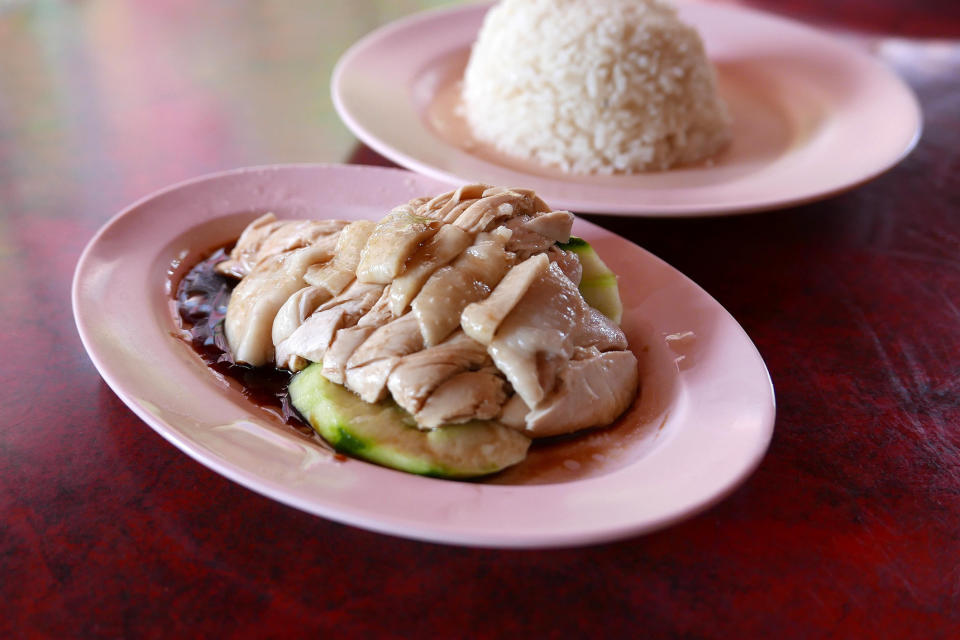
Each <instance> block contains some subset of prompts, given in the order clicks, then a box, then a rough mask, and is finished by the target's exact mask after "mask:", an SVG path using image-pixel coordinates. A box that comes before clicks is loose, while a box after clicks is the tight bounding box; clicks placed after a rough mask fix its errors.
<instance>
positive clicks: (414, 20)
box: [330, 0, 923, 218]
mask: <svg viewBox="0 0 960 640" xmlns="http://www.w3.org/2000/svg"><path fill="white" fill-rule="evenodd" d="M675 4H676V5H677V6H678V8H684V9H686V10H691V9H692V10H694V11H696V10H707V11H718V12H726V13H729V14H742V15H746V16H753V17H754V18H761V19H764V20H770V21H774V22H777V23H779V24H781V25H782V26H783V27H784V28H788V29H793V30H797V31H802V32H805V34H806V37H811V38H823V39H826V40H829V41H830V42H831V43H832V44H833V45H834V46H837V47H840V48H842V49H843V50H845V52H846V54H847V55H849V56H851V57H853V58H856V59H858V60H859V61H861V62H863V63H866V64H867V65H869V66H872V67H873V68H874V70H875V72H876V73H877V74H878V75H879V76H883V78H884V81H885V82H886V83H888V84H889V86H891V87H896V88H897V91H898V92H899V93H900V95H901V97H903V98H905V99H906V100H907V101H908V102H909V103H910V107H911V116H912V117H911V119H910V127H909V129H910V131H911V133H910V134H909V136H906V137H905V139H904V144H903V146H902V147H901V148H900V149H899V151H898V152H897V153H895V154H891V155H889V156H887V157H885V160H884V161H883V162H879V163H876V164H875V165H874V166H873V167H872V168H871V169H870V170H869V171H866V172H864V173H862V175H859V176H858V177H857V178H856V179H854V180H849V181H847V182H842V183H838V184H833V185H829V186H826V187H822V188H814V189H808V190H807V192H805V193H797V194H791V195H787V196H782V197H765V198H764V197H761V198H754V199H752V200H747V199H744V200H742V201H740V202H729V203H725V204H720V205H716V204H711V203H710V202H701V203H699V204H691V203H679V204H677V203H672V204H655V205H643V204H640V205H637V204H631V203H622V202H610V201H606V202H590V201H576V200H570V199H567V198H562V197H559V198H558V197H557V196H556V195H551V194H549V193H545V196H544V197H547V198H549V199H550V200H551V201H552V202H554V203H555V205H557V206H560V207H564V208H567V209H569V210H571V211H574V212H580V213H588V214H599V215H612V216H625V217H651V218H687V217H717V216H727V215H741V214H753V213H760V212H767V211H774V210H780V209H785V208H789V207H795V206H801V205H804V204H808V203H811V202H817V201H820V200H824V199H828V198H831V197H833V196H836V195H839V194H842V193H846V192H848V191H851V190H854V189H856V188H858V187H860V186H862V185H864V184H866V183H868V182H870V181H872V180H874V179H876V178H877V177H878V176H880V175H882V174H884V173H885V172H887V171H889V170H890V169H892V168H893V167H895V166H896V165H897V164H899V163H900V162H902V161H903V160H904V159H905V158H906V157H907V156H908V155H909V154H910V153H911V152H912V151H913V150H914V148H915V147H916V146H917V144H918V142H919V140H920V138H921V136H922V133H923V111H922V109H921V107H920V103H919V100H918V98H917V96H916V94H915V92H914V91H913V89H912V88H911V87H910V86H909V85H908V84H907V83H906V82H905V81H904V80H903V79H902V78H901V77H900V76H899V75H898V74H897V73H896V72H895V71H894V70H892V69H891V68H890V67H889V66H888V65H887V64H885V63H884V62H883V61H881V60H880V59H878V58H877V57H876V56H873V55H870V54H869V53H868V52H866V51H863V50H860V49H858V48H857V47H855V46H854V45H852V44H850V43H849V42H846V41H844V40H843V39H842V38H840V37H838V36H837V35H835V34H833V33H831V32H829V31H825V30H822V29H818V28H816V27H814V26H812V25H810V24H807V23H804V22H801V21H799V20H795V19H791V18H788V17H786V16H783V15H780V14H775V13H771V12H767V11H762V10H759V9H756V8H753V7H743V6H739V5H725V4H720V5H716V4H705V3H703V2H697V1H696V0H675ZM491 6H493V5H492V3H490V2H488V1H484V2H472V3H467V4H463V5H455V6H452V7H438V8H432V9H428V10H425V11H420V12H417V13H414V14H411V15H409V16H405V17H403V18H400V19H398V20H395V21H393V22H390V23H388V24H386V25H383V26H381V27H379V28H377V29H374V30H373V31H371V32H369V33H367V34H366V35H364V36H363V37H361V38H360V39H359V40H357V41H356V42H355V43H354V44H353V45H351V46H350V47H349V48H348V49H347V50H346V51H345V52H344V53H343V54H342V55H341V57H340V59H339V60H338V61H337V63H336V65H335V66H334V69H333V73H332V74H331V80H330V95H331V98H332V102H333V105H334V109H335V110H336V112H337V114H338V115H339V117H340V119H341V120H342V121H343V122H344V124H345V125H346V126H347V128H348V129H349V130H350V131H351V132H352V133H353V134H354V135H356V136H357V138H358V139H359V140H360V141H361V142H362V143H363V144H366V145H367V146H368V147H370V148H371V149H373V150H374V151H376V152H377V153H379V154H380V155H382V156H384V157H385V158H387V159H388V160H390V161H392V162H395V163H397V164H398V165H400V166H401V167H404V168H406V169H409V170H412V171H415V172H417V173H421V174H423V175H426V176H428V177H430V178H433V179H435V180H439V181H441V182H445V183H447V184H451V185H454V184H457V183H462V182H465V181H469V180H470V179H473V178H474V177H473V176H459V175H456V174H454V173H452V172H451V171H448V170H446V169H443V168H440V167H437V166H434V165H432V164H430V163H429V162H428V161H421V160H419V159H418V158H416V157H413V156H411V155H410V154H409V153H408V151H407V150H405V149H403V148H398V147H396V146H395V145H393V144H391V143H390V142H387V141H384V140H382V139H381V138H380V137H379V136H377V135H376V134H375V133H373V132H372V131H370V129H369V128H368V127H367V126H366V125H365V124H364V123H363V122H362V121H361V120H359V119H358V118H357V117H356V116H355V115H354V113H353V112H352V110H351V109H350V107H349V106H348V105H347V104H346V102H345V98H344V95H343V94H344V91H343V86H344V78H345V77H346V76H347V75H348V73H349V72H350V71H351V66H352V65H353V64H354V60H355V59H356V58H357V57H359V56H360V55H362V54H364V53H366V52H367V50H368V49H371V48H374V47H375V46H376V44H377V43H378V42H379V41H380V40H382V39H384V38H386V37H388V36H392V35H394V34H396V33H398V32H404V31H406V30H408V29H414V28H418V27H421V26H422V25H424V24H430V23H432V22H434V21H440V20H448V19H454V18H457V17H461V14H463V15H468V14H480V15H479V17H478V19H482V15H483V13H485V12H486V11H487V10H489V8H490V7H491ZM464 44H465V45H468V44H469V43H464ZM424 128H425V129H427V130H428V131H429V127H426V126H425V127H424ZM907 129H908V128H907V126H906V125H905V126H904V128H903V131H904V132H906V131H907ZM432 140H434V141H435V142H437V143H438V144H441V145H442V146H444V147H450V148H454V147H453V146H452V145H450V144H449V143H447V142H446V141H445V140H444V139H443V138H441V137H440V136H437V135H435V134H434V135H433V138H432ZM459 151H463V150H459ZM464 153H467V155H471V154H469V153H468V152H464ZM472 157H473V158H477V159H479V160H480V161H481V162H483V163H485V164H488V165H491V166H494V167H496V168H497V169H498V170H503V171H505V172H507V173H512V174H514V175H516V176H517V177H518V178H520V180H518V182H522V181H523V180H522V179H523V178H526V177H534V178H536V179H546V180H548V181H551V182H553V181H559V178H543V177H541V176H535V175H534V174H527V173H523V172H518V171H514V170H512V169H510V168H509V167H504V166H503V165H499V164H497V163H495V162H492V161H486V160H483V159H480V158H478V157H477V156H472ZM622 189H623V190H622V191H621V193H623V194H628V193H632V194H634V195H637V194H640V193H646V194H649V193H651V192H650V191H649V190H648V191H644V190H643V189H642V187H623V188H622ZM541 190H542V189H541Z"/></svg>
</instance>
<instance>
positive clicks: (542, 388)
mask: <svg viewBox="0 0 960 640" xmlns="http://www.w3.org/2000/svg"><path fill="white" fill-rule="evenodd" d="M508 284H509V283H508ZM498 288H499V287H498ZM578 346H584V347H586V346H594V347H596V348H597V349H599V350H600V351H605V350H610V349H622V348H625V346H626V338H625V336H624V335H623V332H622V331H621V330H620V328H619V327H618V326H616V325H615V324H613V323H612V322H611V321H610V320H609V319H608V318H606V317H605V316H604V315H603V314H601V313H600V312H599V311H597V310H596V309H593V308H592V307H590V306H589V305H588V304H587V303H586V302H584V300H583V298H582V297H581V295H580V292H579V291H578V290H577V288H576V286H575V285H574V284H573V283H572V282H570V280H569V279H568V278H567V277H566V276H565V275H563V272H562V271H561V270H560V267H559V266H558V265H557V264H556V263H552V264H550V267H549V269H547V271H546V272H545V273H544V274H543V275H541V276H540V278H538V279H537V280H536V281H535V282H533V283H532V284H531V285H530V286H529V287H528V289H527V291H526V292H525V293H524V294H523V297H522V298H521V299H520V301H519V302H517V304H516V305H515V306H514V307H513V309H512V310H511V311H510V313H509V314H508V315H507V316H506V317H505V318H504V319H503V321H502V322H501V323H500V325H499V327H498V328H497V329H496V334H495V335H494V338H493V340H492V341H491V342H490V343H489V346H488V353H489V354H490V357H491V358H493V361H494V363H496V365H497V368H498V369H500V371H502V372H503V374H504V375H505V376H506V377H507V380H509V381H510V384H512V385H513V388H514V390H515V391H516V392H517V394H518V395H520V396H521V398H523V401H524V402H525V403H526V404H527V406H529V407H534V408H536V407H537V406H538V405H539V403H540V402H541V401H542V400H543V399H544V397H546V396H547V395H548V394H549V393H551V392H552V391H553V389H554V387H555V385H556V377H557V374H558V372H559V370H560V369H561V368H562V367H563V366H564V365H565V363H566V362H567V361H568V360H569V359H570V357H571V355H572V354H573V352H574V349H575V348H576V347H578Z"/></svg>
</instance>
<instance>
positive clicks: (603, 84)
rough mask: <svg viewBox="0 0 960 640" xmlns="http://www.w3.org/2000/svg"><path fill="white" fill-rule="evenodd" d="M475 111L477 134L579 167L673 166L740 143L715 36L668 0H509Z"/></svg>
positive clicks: (482, 41)
mask: <svg viewBox="0 0 960 640" xmlns="http://www.w3.org/2000/svg"><path fill="white" fill-rule="evenodd" d="M463 112H464V115H465V116H466V119H467V121H468V122H469V124H470V127H471V129H472V131H473V134H474V135H475V136H476V137H477V139H479V140H482V141H484V142H488V143H490V144H493V145H495V146H496V148H498V149H499V150H500V151H502V152H504V153H507V154H509V155H512V156H516V157H519V158H523V159H529V160H533V161H535V162H538V163H540V164H544V165H552V166H558V167H560V168H561V169H563V170H565V171H568V172H573V173H621V172H636V171H647V170H657V169H667V168H670V167H674V166H677V165H681V164H687V163H691V162H695V161H697V160H701V159H703V158H707V157H709V156H711V155H713V154H715V153H717V152H718V151H719V150H721V149H722V148H723V147H724V146H725V145H726V144H727V142H728V141H729V139H730V133H729V124H730V123H729V116H728V115H727V111H726V108H725V106H724V105H723V104H722V102H721V101H720V99H719V98H718V97H717V93H716V81H715V78H714V73H713V69H712V68H711V67H710V64H709V63H708V62H707V59H706V55H705V54H704V50H703V43H702V42H701V40H700V37H699V36H698V35H697V33H696V31H695V30H694V29H693V28H692V27H690V26H688V25H686V24H684V23H682V22H680V20H679V18H678V17H677V13H676V10H675V9H674V8H673V6H672V5H670V4H668V3H667V2H664V1H663V0H502V2H500V4H498V5H497V6H495V7H494V8H493V9H491V10H490V11H489V12H488V13H487V16H486V18H485V19H484V22H483V27H482V29H481V31H480V35H479V36H478V38H477V41H476V43H475V44H474V47H473V51H472V53H471V56H470V62H469V64H468V65H467V70H466V75H465V77H464V82H463Z"/></svg>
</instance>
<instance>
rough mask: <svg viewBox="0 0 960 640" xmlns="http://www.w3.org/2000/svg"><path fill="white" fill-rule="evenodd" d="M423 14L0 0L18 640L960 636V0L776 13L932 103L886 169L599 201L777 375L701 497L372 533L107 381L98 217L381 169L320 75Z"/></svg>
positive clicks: (375, 8)
mask: <svg viewBox="0 0 960 640" xmlns="http://www.w3.org/2000/svg"><path fill="white" fill-rule="evenodd" d="M430 4H438V3H435V2H433V3H430V2H416V1H412V0H410V1H406V2H396V3H389V2H374V1H366V2H351V3H347V2H343V3H322V4H319V3H306V2H301V3H294V2H289V3H230V4H228V3H188V2H176V1H175V0H167V1H160V2H149V3H148V2H141V3H127V2H118V1H115V0H100V1H89V2H83V3H57V2H36V3H32V2H7V3H0V276H2V286H0V314H2V318H3V331H2V333H0V349H2V350H0V353H2V356H3V364H2V366H0V372H2V373H0V375H2V384H0V399H2V401H0V407H2V413H0V415H2V417H0V637H161V636H173V637H183V636H193V635H209V636H214V635H216V636H217V637H286V636H290V635H312V636H318V635H319V634H320V633H324V632H327V633H336V634H337V635H338V636H346V637H351V636H355V635H361V636H368V637H411V636H423V635H426V634H427V633H434V634H437V637H461V636H476V637H499V636H509V637H524V636H528V637H597V636H611V637H644V636H649V637H658V636H680V637H691V638H699V637H735V638H737V637H740V638H742V637H770V636H778V637H788V638H793V637H801V638H806V637H864V638H878V637H888V638H914V637H917V638H921V637H922V638H955V637H960V177H958V175H960V152H958V149H960V39H958V38H960V5H958V3H956V2H953V1H950V0H941V1H938V2H927V3H914V2H907V1H906V0H877V1H867V0H857V1H854V2H847V3H836V2H827V1H826V0H793V1H790V2H782V3H775V2H773V1H772V0H770V1H768V2H765V3H762V4H763V5H765V6H766V7H767V8H769V9H772V10H779V11H782V12H784V13H787V14H789V15H793V16H795V17H800V18H803V19H807V20H815V21H817V22H819V23H821V24H825V25H827V26H832V27H836V28H840V29H843V30H848V31H849V30H862V31H864V32H866V33H868V34H869V35H870V37H871V38H875V40H874V41H873V43H874V45H875V50H876V51H877V52H878V55H880V56H881V57H883V58H884V59H885V60H886V61H887V62H888V63H889V64H891V65H892V66H893V67H894V68H896V69H897V70H898V71H899V72H900V73H901V74H902V75H903V76H904V77H905V78H906V80H907V81H908V82H909V83H910V84H911V85H912V86H913V88H914V89H915V90H916V91H917V93H918V95H919V97H920V100H921V103H922V105H923V110H924V117H925V131H924V135H923V138H922V139H921V141H920V143H919V146H918V147H917V149H916V151H915V152H914V153H913V154H912V155H911V156H910V157H908V158H907V159H906V160H905V161H904V162H903V163H902V164H900V165H899V166H897V167H896V168H895V169H893V170H892V171H890V172H889V173H887V174H885V175H883V176H882V177H880V178H879V179H877V180H875V181H873V182H871V183H869V184H867V185H864V186H862V187H860V188H858V189H856V190H854V191H851V192H849V193H846V194H843V195H840V196H837V197H834V198H831V199H829V200H826V201H823V202H820V203H816V204H811V205H807V206H802V207H797V208H793V209H789V210H784V211H779V212H773V213H763V214H756V215H749V216H741V217H732V218H723V219H705V220H651V219H642V220H641V219H625V218H607V217H601V216H591V219H592V220H594V221H596V222H598V223H600V224H602V225H603V226H606V227H608V228H610V229H612V230H614V231H616V232H618V233H620V234H623V235H624V236H627V237H629V238H631V239H632V240H634V241H635V242H637V243H639V244H641V245H643V246H644V247H646V248H647V249H649V250H651V251H652V252H653V253H655V254H657V255H659V256H661V257H662V258H664V259H665V260H667V261H668V262H670V263H671V264H673V265H674V266H676V267H677V268H679V269H680V270H681V271H683V272H684V273H686V274H687V275H689V276H690V277H691V278H693V279H694V280H695V281H696V282H698V283H699V284H700V285H702V286H703V287H704V288H705V289H706V290H707V291H709V292H710V293H711V294H712V295H713V296H715V297H716V298H717V299H718V300H719V301H720V302H721V303H722V304H723V305H724V306H726V308H727V309H728V310H729V311H730V312H731V313H732V314H733V315H734V317H736V318H737V319H738V320H739V321H740V322H741V323H742V325H743V326H744V328H745V329H746V331H747V332H748V333H749V335H750V336H751V338H752V339H753V340H754V342H755V343H756V345H757V347H758V348H759V350H760V352H761V354H762V355H763V357H764V358H765V360H766V362H767V365H768V367H769V369H770V372H771V375H772V378H773V382H774V385H775V387H776V391H777V401H778V416H777V423H776V431H775V434H774V437H773V442H772V445H771V447H770V451H769V453H768V455H767V457H766V458H765V460H764V461H763V463H762V464H761V466H760V467H759V469H758V470H757V471H756V473H754V474H753V475H752V476H751V477H750V478H749V480H748V481H747V482H746V483H745V484H744V485H743V486H742V487H741V488H739V489H738V490H737V491H736V492H735V493H734V494H733V495H731V496H730V497H729V498H727V499H726V500H724V501H723V502H721V503H720V504H719V505H717V506H716V507H714V508H712V509H710V510H709V511H707V512H706V513H703V514H702V515H700V516H697V517H695V518H693V519H691V520H688V521H686V522H684V523H682V524H679V525H676V526H673V527H671V528H669V529H666V530H664V531H661V532H658V533H654V534H651V535H647V536H644V537H640V538H636V539H630V540H625V541H622V542H618V543H614V544H607V545H602V546H596V547H588V548H580V549H567V550H544V551H509V552H506V551H497V550H482V549H463V548H456V547H447V546H441V545H434V544H425V543H420V542H413V541H408V540H402V539H397V538H392V537H388V536H383V535H378V534H374V533H369V532H366V531H362V530H358V529H354V528H351V527H347V526H343V525H340V524H335V523H332V522H329V521H326V520H322V519H320V518H316V517H313V516H309V515H306V514H304V513H301V512H298V511H296V510H294V509H291V508H288V507H285V506H283V505H281V504H278V503H276V502H272V501H270V500H268V499H266V498H263V497H260V496H259V495H256V494H254V493H252V492H250V491H248V490H246V489H244V488H242V487H240V486H238V485H236V484H233V483H231V482H229V481H227V480H225V479H224V478H222V477H221V476H219V475H217V474H215V473H213V472H212V471H209V470H208V469H206V468H205V467H203V466H201V465H199V464H197V463H195V462H193V461H192V460H191V459H189V458H188V457H187V456H185V455H183V454H182V453H180V452H179V451H178V450H177V449H175V448H174V447H172V446H170V445H169V444H167V443H166V442H165V441H164V440H163V439H162V438H160V437H159V436H158V435H156V434H155V433H154V432H153V431H152V430H151V429H149V428H148V427H147V426H146V425H145V424H143V423H142V422H141V421H140V420H139V419H137V418H136V417H135V416H134V415H133V414H132V413H131V412H130V411H129V410H128V409H127V408H126V407H125V406H124V405H123V404H122V403H121V402H120V401H119V400H118V399H117V397H116V396H115V395H114V394H113V393H112V392H111V391H110V389H109V388H108V387H107V386H106V385H105V384H104V383H103V382H102V381H101V380H100V378H99V376H98V375H97V372H96V370H95V369H94V368H93V365H92V364H91V362H90V360H89V359H88V357H87V355H86V354H85V353H84V351H83V349H82V347H81V344H80V341H79V339H78V337H77V334H76V330H75V328H74V325H73V320H72V317H71V313H70V304H69V287H70V278H71V275H72V270H73V267H74V265H75V263H76V260H77V258H78V256H79V253H80V251H81V250H82V248H83V246H84V245H85V243H86V242H87V241H88V240H89V239H90V238H91V237H92V235H93V233H94V232H95V231H96V230H97V228H99V227H100V226H101V225H102V224H103V223H104V222H105V221H106V220H107V219H108V218H109V217H110V216H111V215H112V214H113V213H114V212H115V211H117V210H119V209H120V208H122V207H123V206H124V205H126V204H127V203H128V202H130V201H132V200H134V199H136V198H138V197H140V196H142V195H144V194H145V193H148V192H150V191H152V190H154V189H156V188H159V187H161V186H164V185H165V184H168V183H171V182H174V181H177V180H180V179H184V178H187V177H191V176H194V175H198V174H202V173H207V172H210V171H214V170H219V169H226V168H231V167H235V166H242V165H250V164H267V163H273V162H293V161H343V160H346V159H347V158H352V159H353V161H362V162H372V163H385V161H383V160H382V159H380V158H378V157H377V156H375V155H374V154H373V153H372V152H370V151H368V150H366V149H363V148H359V149H354V146H355V143H354V142H353V140H352V138H351V136H350V135H349V133H348V132H347V131H346V130H345V129H344V128H343V127H342V125H340V124H339V122H338V121H337V120H336V117H335V115H334V114H333V112H332V109H331V107H330V105H329V101H328V98H327V93H326V84H327V79H328V77H329V71H330V66H331V65H332V63H333V61H335V59H336V57H337V55H338V54H339V53H340V52H341V51H342V50H343V49H344V48H345V47H346V46H348V45H349V43H350V42H351V41H352V40H354V39H355V38H356V37H358V36H359V35H361V34H362V33H364V32H365V31H367V30H369V29H371V28H373V27H374V26H376V25H377V24H380V23H383V22H386V21H388V20H389V19H392V18H395V17H398V16H399V15H401V14H403V13H407V12H410V11H413V10H415V9H417V8H418V7H422V6H427V5H430ZM330 5H332V6H330ZM888 36H889V37H888ZM730 246H736V247H739V249H738V250H737V251H733V252H731V251H730V250H729V247H730Z"/></svg>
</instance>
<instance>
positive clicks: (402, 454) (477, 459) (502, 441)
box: [289, 364, 530, 478]
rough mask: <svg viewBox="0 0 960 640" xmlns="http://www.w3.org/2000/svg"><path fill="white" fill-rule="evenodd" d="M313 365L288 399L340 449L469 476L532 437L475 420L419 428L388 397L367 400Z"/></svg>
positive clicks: (398, 465)
mask: <svg viewBox="0 0 960 640" xmlns="http://www.w3.org/2000/svg"><path fill="white" fill-rule="evenodd" d="M321 369H322V366H321V365H320V364H312V365H310V366H309V367H307V368H306V369H304V370H303V371H301V372H300V373H298V374H297V375H295V376H294V377H293V379H292V380H291V381H290V386H289V392H290V401H291V402H292V403H293V406H294V407H296V409H297V411H299V412H300V414H301V415H302V416H303V417H304V418H306V419H307V421H308V422H309V423H310V425H311V426H312V427H313V428H314V429H315V430H316V431H317V433H319V434H320V435H321V436H322V437H323V439H324V440H326V441H327V442H329V443H330V444H332V445H333V447H334V448H335V449H336V450H337V451H340V452H342V453H346V454H348V455H351V456H354V457H357V458H363V459H364V460H368V461H370V462H375V463H377V464H381V465H383V466H385V467H390V468H392V469H399V470H400V471H407V472H410V473H416V474H420V475H424V476H432V477H436V478H472V477H476V476H483V475H488V474H491V473H495V472H497V471H500V470H501V469H504V468H506V467H509V466H511V465H514V464H516V463H518V462H520V461H521V460H523V459H524V458H525V457H526V455H527V448H528V447H529V446H530V439H529V438H527V437H526V436H525V435H523V434H522V433H519V432H518V431H514V430H513V429H510V428H508V427H505V426H503V425H502V424H500V423H498V422H493V421H486V420H484V421H481V420H475V421H473V422H467V423H464V424H457V425H446V426H443V427H440V428H438V429H434V430H432V431H421V430H419V429H417V427H416V426H415V422H414V420H413V417H412V416H411V415H410V414H409V413H407V412H406V411H404V410H403V409H401V408H400V407H399V406H397V404H396V403H395V402H393V401H392V400H389V399H388V400H385V401H383V402H379V403H377V404H369V403H366V402H364V401H363V400H361V399H360V398H358V397H357V396H356V395H354V394H353V393H351V392H350V391H349V390H348V389H346V388H345V387H343V386H341V385H339V384H336V383H334V382H330V381H329V380H327V379H326V378H325V377H323V374H322V373H321Z"/></svg>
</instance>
